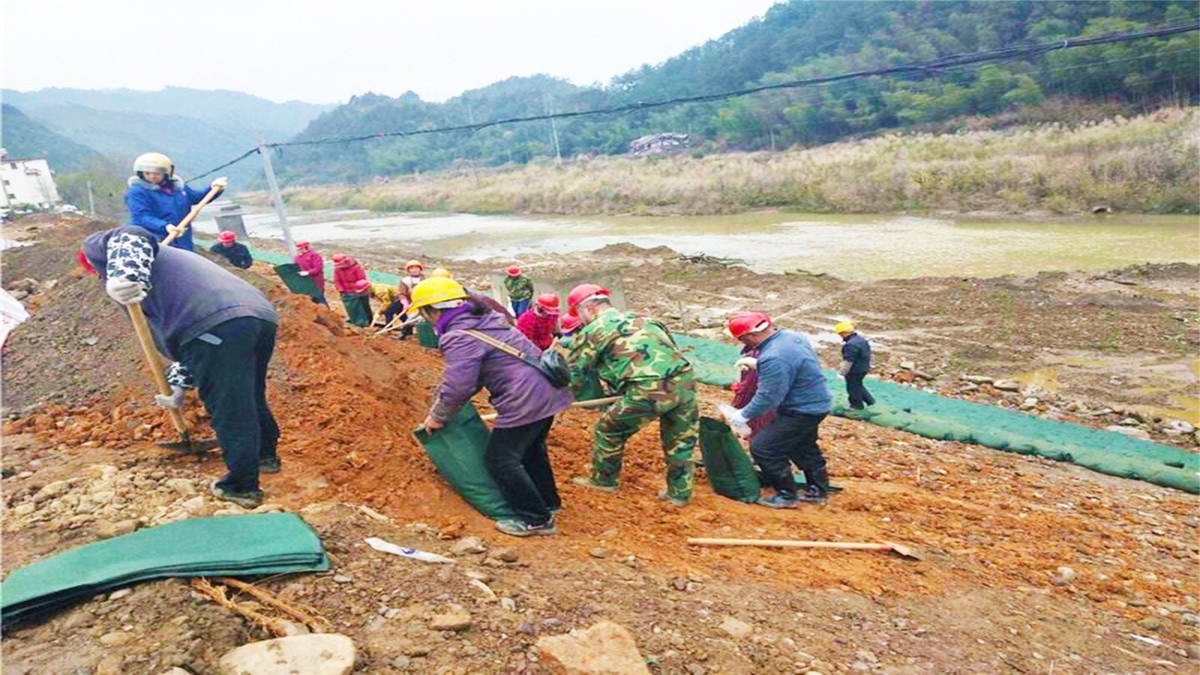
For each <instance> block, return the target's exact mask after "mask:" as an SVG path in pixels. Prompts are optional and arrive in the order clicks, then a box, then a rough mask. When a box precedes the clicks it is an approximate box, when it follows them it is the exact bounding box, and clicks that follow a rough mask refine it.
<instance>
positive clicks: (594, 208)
mask: <svg viewBox="0 0 1200 675" xmlns="http://www.w3.org/2000/svg"><path fill="white" fill-rule="evenodd" d="M1198 151H1200V108H1186V109H1179V108H1168V109H1163V110H1160V111H1158V112H1155V113H1153V114H1150V115H1144V116H1140V117H1134V118H1130V119H1127V118H1123V117H1115V118H1111V119H1107V120H1104V121H1100V122H1089V123H1083V124H1079V125H1077V126H1067V125H1064V124H1059V123H1052V124H1044V125H1037V126H1025V127H1013V128H1009V129H1004V130H989V131H969V132H962V133H955V134H911V135H900V134H893V135H887V136H881V137H876V138H871V139H867V140H860V141H853V142H845V143H834V144H831V145H826V146H821V147H816V148H809V149H793V150H786V151H781V152H758V153H728V154H713V155H709V156H705V157H693V156H690V155H686V154H685V155H679V156H673V157H646V158H634V157H598V158H594V159H580V160H577V161H573V162H565V163H564V164H563V165H562V166H555V165H554V164H553V163H542V164H533V165H529V166H525V167H520V168H509V169H491V170H478V171H475V170H465V171H454V172H444V173H437V174H426V175H422V176H406V177H399V178H396V177H393V178H391V179H390V181H389V182H387V183H379V184H372V185H361V186H345V185H338V186H295V187H289V188H288V189H286V190H285V191H284V197H285V199H286V200H287V201H288V202H289V203H292V204H295V205H298V206H301V207H303V208H306V209H315V208H332V207H350V208H366V209H371V210H374V211H453V212H464V213H541V214H576V215H582V214H685V215H701V214H719V213H736V212H740V211H747V210H751V209H759V208H777V209H785V210H795V211H809V212H844V213H889V212H914V213H919V212H931V211H952V212H971V211H994V212H1001V213H1036V212H1049V213H1060V214H1070V213H1079V212H1084V211H1088V210H1090V209H1092V208H1093V207H1096V206H1101V205H1103V206H1108V207H1111V208H1112V209H1114V210H1117V211H1124V212H1135V213H1198V212H1200V190H1198V186H1200V168H1198V166H1200V162H1197V156H1198V155H1197V153H1198ZM264 198H265V196H262V195H259V196H258V199H260V200H261V199H264Z"/></svg>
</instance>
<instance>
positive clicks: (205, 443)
mask: <svg viewBox="0 0 1200 675" xmlns="http://www.w3.org/2000/svg"><path fill="white" fill-rule="evenodd" d="M156 445H157V446H158V447H160V448H166V449H168V450H174V451H175V452H179V453H182V454H185V455H203V454H205V453H206V452H208V451H209V450H212V449H213V448H217V447H220V445H219V444H218V443H217V439H215V438H207V439H204V440H202V441H193V440H190V439H181V440H178V441H159V442H158V443H156Z"/></svg>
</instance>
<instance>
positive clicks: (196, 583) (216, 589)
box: [192, 577, 288, 637]
mask: <svg viewBox="0 0 1200 675" xmlns="http://www.w3.org/2000/svg"><path fill="white" fill-rule="evenodd" d="M192 588H194V589H195V590H196V591H197V592H198V593H200V594H201V595H203V596H205V597H207V598H209V599H211V600H212V601H213V602H215V603H217V604H218V605H220V606H222V607H224V608H225V609H228V610H229V611H231V612H233V613H235V614H241V615H242V616H244V617H246V618H247V619H250V620H251V621H253V622H254V623H256V624H258V625H259V626H260V627H262V629H263V630H265V631H267V632H268V633H271V634H272V635H274V636H275V637H287V636H288V631H287V629H286V628H284V626H283V624H281V623H279V622H278V621H276V620H275V619H272V618H271V617H269V616H267V615H266V614H263V613H261V612H259V611H256V610H254V609H252V608H250V607H247V606H246V605H243V604H240V603H237V602H234V601H233V600H230V599H229V596H227V595H226V594H225V587H224V586H215V585H213V583H212V582H210V581H209V580H208V579H205V578H203V577H201V578H198V579H192Z"/></svg>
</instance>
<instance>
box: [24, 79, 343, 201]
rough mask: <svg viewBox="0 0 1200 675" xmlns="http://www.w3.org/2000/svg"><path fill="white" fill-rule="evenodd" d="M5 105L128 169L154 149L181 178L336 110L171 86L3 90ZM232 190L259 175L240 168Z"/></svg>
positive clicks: (233, 172)
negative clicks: (153, 89) (167, 158)
mask: <svg viewBox="0 0 1200 675" xmlns="http://www.w3.org/2000/svg"><path fill="white" fill-rule="evenodd" d="M3 97H4V101H5V102H6V103H9V104H13V105H16V106H19V107H20V108H21V109H22V110H23V111H24V112H25V113H26V114H27V115H28V116H29V117H30V118H32V119H33V120H36V121H37V122H40V123H41V124H43V125H45V126H46V127H48V128H49V129H50V130H52V131H54V132H57V133H58V134H61V135H63V136H65V137H67V138H69V139H71V140H73V141H75V142H77V143H81V144H85V145H88V146H90V147H92V148H95V149H96V150H97V151H99V152H100V153H103V154H104V155H107V156H110V157H113V158H115V159H117V160H119V161H121V162H126V163H128V162H129V161H132V159H133V158H134V157H136V156H137V155H139V154H141V153H143V152H148V151H151V150H154V151H158V152H163V153H165V154H167V155H169V156H170V157H171V158H172V159H173V160H175V163H176V166H178V167H179V172H180V175H182V176H183V177H184V178H189V177H191V176H194V175H197V174H198V173H200V172H202V171H205V170H207V169H210V168H212V167H214V166H217V165H218V164H221V163H223V162H226V161H228V160H230V159H232V158H234V157H236V156H237V155H239V154H241V153H242V152H244V151H246V150H247V149H249V148H251V147H253V146H254V145H256V144H257V143H258V134H259V132H262V133H263V135H264V136H265V137H266V139H267V140H268V141H279V140H285V139H287V138H289V137H291V136H293V135H295V134H296V133H297V132H299V131H300V130H301V129H303V128H304V127H305V126H306V125H307V124H308V122H309V121H311V120H312V119H313V118H315V117H316V116H317V115H319V114H320V113H321V112H322V111H324V110H328V109H330V108H332V107H334V106H333V105H318V104H312V103H301V102H298V101H289V102H287V103H274V102H272V101H268V100H266V99H262V98H258V97H256V96H251V95H249V94H243V93H239V92H233V91H201V90H197V89H187V88H182V87H167V88H165V89H163V90H161V91H156V92H143V91H134V90H131V89H103V90H86V89H43V90H40V91H34V92H18V91H12V90H7V89H6V90H4V91H3ZM228 173H229V175H230V178H231V179H233V180H234V185H235V187H237V186H239V185H246V184H247V183H249V182H250V181H251V180H254V179H255V178H256V177H257V176H258V175H259V174H260V173H261V166H260V165H257V164H256V163H254V162H243V163H241V164H239V165H237V166H235V167H231V168H230V170H229V171H228Z"/></svg>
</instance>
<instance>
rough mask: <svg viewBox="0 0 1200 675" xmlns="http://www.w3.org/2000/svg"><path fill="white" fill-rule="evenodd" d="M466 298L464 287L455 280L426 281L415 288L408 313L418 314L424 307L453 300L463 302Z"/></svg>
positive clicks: (433, 279) (437, 279) (435, 279)
mask: <svg viewBox="0 0 1200 675" xmlns="http://www.w3.org/2000/svg"><path fill="white" fill-rule="evenodd" d="M466 297H467V292H466V291H465V290H463V287H462V285H461V284H459V283H458V282H457V281H455V280H453V279H444V278H441V277H438V278H431V279H426V280H424V281H422V282H421V283H419V284H417V285H416V287H415V288H413V290H412V306H410V307H409V308H408V313H409V314H416V313H417V311H418V310H420V309H421V308H422V307H429V306H431V305H436V304H438V303H441V302H449V301H451V300H462V299H464V298H466Z"/></svg>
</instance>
